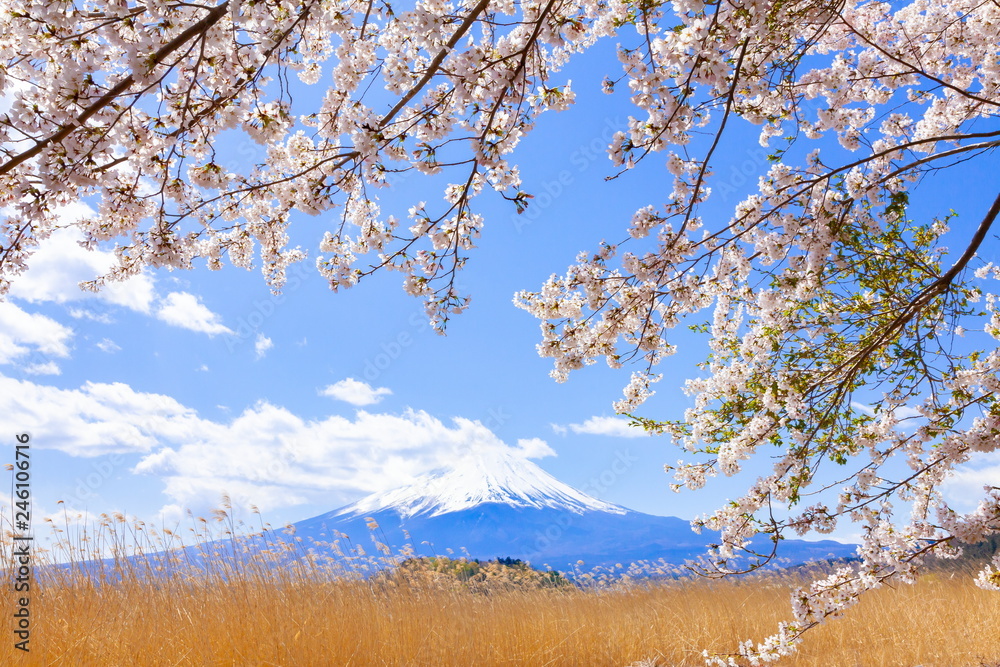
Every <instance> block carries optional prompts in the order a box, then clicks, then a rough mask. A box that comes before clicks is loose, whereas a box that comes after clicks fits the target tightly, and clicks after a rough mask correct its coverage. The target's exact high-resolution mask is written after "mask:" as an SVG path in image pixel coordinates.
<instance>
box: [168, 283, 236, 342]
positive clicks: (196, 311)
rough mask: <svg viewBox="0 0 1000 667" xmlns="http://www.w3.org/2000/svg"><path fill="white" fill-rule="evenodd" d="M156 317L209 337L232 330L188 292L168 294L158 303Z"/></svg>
mask: <svg viewBox="0 0 1000 667" xmlns="http://www.w3.org/2000/svg"><path fill="white" fill-rule="evenodd" d="M156 317H157V318H158V319H160V320H163V321H164V322H166V323H167V324H172V325H174V326H177V327H182V328H184V329H190V330H191V331H198V332H200V333H206V334H208V335H209V336H214V335H216V334H221V333H229V334H231V333H233V331H232V329H230V328H229V327H227V326H226V325H224V324H222V322H221V321H220V319H221V318H220V317H219V315H218V314H217V313H213V312H212V311H211V310H209V309H208V308H206V307H205V305H204V304H203V303H202V302H201V300H200V299H199V298H198V297H197V296H195V295H194V294H191V293H189V292H171V293H170V294H168V295H167V296H166V298H165V299H163V301H162V302H161V303H160V306H159V309H158V310H157V311H156Z"/></svg>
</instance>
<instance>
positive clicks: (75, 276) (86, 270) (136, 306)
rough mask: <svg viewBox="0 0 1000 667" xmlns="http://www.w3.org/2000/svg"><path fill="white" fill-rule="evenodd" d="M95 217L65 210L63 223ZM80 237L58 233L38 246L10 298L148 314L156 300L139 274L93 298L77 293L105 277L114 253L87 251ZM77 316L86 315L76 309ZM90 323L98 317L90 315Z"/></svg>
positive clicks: (81, 209)
mask: <svg viewBox="0 0 1000 667" xmlns="http://www.w3.org/2000/svg"><path fill="white" fill-rule="evenodd" d="M90 215H94V211H93V210H92V209H91V208H89V207H88V206H86V205H84V204H72V205H70V206H67V207H65V209H64V213H63V216H62V217H63V220H64V222H66V223H72V222H75V221H77V220H79V219H80V218H83V217H86V216H90ZM81 240H83V234H82V233H81V232H80V231H79V230H78V229H77V228H75V227H68V228H65V229H59V230H56V231H55V232H53V233H52V235H51V236H49V238H47V239H45V240H44V241H43V242H42V243H41V244H39V247H38V250H37V252H35V254H34V255H32V256H31V258H29V259H28V270H27V271H25V272H24V273H23V274H22V275H20V276H18V277H17V278H16V279H15V280H13V281H12V285H11V289H10V295H11V296H13V297H17V298H19V299H24V300H25V301H29V302H31V303H39V302H43V301H53V302H55V303H66V302H68V301H80V300H84V299H87V300H92V301H104V302H106V303H110V304H114V305H117V306H124V307H126V308H129V309H131V310H135V311H138V312H141V313H146V314H148V313H149V312H150V309H151V307H152V304H153V301H154V300H155V299H156V291H155V289H154V287H153V283H154V281H153V278H152V276H150V275H149V274H147V273H141V274H139V275H137V276H133V277H132V278H130V279H128V280H126V281H124V282H115V283H112V282H109V283H108V284H107V285H106V286H105V287H104V288H102V289H101V291H100V292H98V293H96V294H94V293H92V292H85V291H83V290H82V289H80V286H79V283H81V282H83V281H87V280H93V279H95V278H97V277H99V276H101V275H104V274H105V273H107V272H108V271H109V270H110V269H111V267H113V266H114V265H115V263H116V262H115V256H114V253H113V252H111V251H108V250H100V249H98V250H87V249H85V248H83V247H82V246H80V244H79V242H80V241H81ZM74 312H76V313H79V314H81V316H88V315H83V314H84V313H89V312H90V311H85V310H82V309H75V311H74ZM90 316H91V317H92V318H93V319H97V318H100V317H102V315H101V314H93V315H90Z"/></svg>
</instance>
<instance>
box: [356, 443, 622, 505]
mask: <svg viewBox="0 0 1000 667" xmlns="http://www.w3.org/2000/svg"><path fill="white" fill-rule="evenodd" d="M483 503H500V504H504V505H509V506H513V507H533V508H537V509H541V508H552V509H560V510H568V511H571V512H573V513H575V514H582V513H583V512H591V511H597V512H610V513H613V514H625V513H626V512H628V510H626V509H625V508H624V507H621V506H619V505H614V504H612V503H606V502H604V501H602V500H598V499H597V498H594V497H593V496H589V495H587V494H586V493H584V492H582V491H579V490H577V489H574V488H573V487H571V486H569V485H567V484H563V483H562V482H560V481H559V480H557V479H556V478H555V477H553V476H552V475H550V474H548V473H547V472H545V471H544V470H542V469H541V468H539V467H538V466H537V465H535V464H534V463H532V462H531V461H529V460H528V459H526V458H523V457H521V456H518V455H516V454H514V453H511V452H505V451H501V450H496V449H490V450H487V451H479V452H476V453H474V454H472V453H470V454H469V455H467V456H464V457H462V458H460V459H458V460H456V462H455V464H454V465H453V466H452V467H451V468H449V469H446V470H443V471H440V472H437V473H431V474H428V475H424V476H422V477H419V478H417V479H416V480H415V481H414V482H413V484H410V485H409V486H405V487H402V488H399V489H394V490H392V491H387V492H384V493H376V494H372V495H370V496H367V497H365V498H362V499H361V500H359V501H358V502H356V503H354V504H352V505H348V506H347V507H344V508H342V509H341V510H339V511H338V512H337V515H338V516H343V517H352V516H361V515H364V514H373V513H375V512H380V511H383V510H393V511H395V512H397V513H398V514H399V515H400V517H402V518H404V519H406V518H410V517H412V516H416V515H421V516H438V515H440V514H447V513H449V512H457V511H460V510H465V509H469V508H472V507H476V506H477V505H481V504H483Z"/></svg>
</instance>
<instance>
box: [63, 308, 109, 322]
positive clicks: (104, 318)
mask: <svg viewBox="0 0 1000 667" xmlns="http://www.w3.org/2000/svg"><path fill="white" fill-rule="evenodd" d="M67 312H69V315H70V317H72V318H74V319H77V320H83V319H86V320H93V321H95V322H100V323H101V324H114V319H112V317H111V315H109V314H108V313H95V312H93V311H90V310H87V309H86V308H70V309H69V310H68V311H67Z"/></svg>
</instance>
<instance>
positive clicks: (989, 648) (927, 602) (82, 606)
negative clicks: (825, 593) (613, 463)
mask: <svg viewBox="0 0 1000 667" xmlns="http://www.w3.org/2000/svg"><path fill="white" fill-rule="evenodd" d="M111 526H112V528H114V527H115V526H117V528H115V529H116V530H123V526H122V524H121V522H118V523H114V522H112V524H111ZM118 539H119V542H118V543H119V544H120V543H121V539H120V536H119V538H118ZM111 543H114V542H111ZM4 546H5V547H6V549H5V551H6V553H5V554H4V555H5V556H6V557H7V558H9V554H10V551H9V543H8V544H6V545H4ZM6 562H8V563H9V562H10V561H6ZM340 562H341V564H342V563H343V561H342V560H341V561H340ZM118 564H119V565H120V566H121V567H122V568H123V570H122V572H123V575H124V576H123V577H122V580H121V581H120V582H118V583H116V584H110V583H105V584H102V585H95V584H94V583H93V582H92V581H91V580H89V579H87V578H85V577H82V576H69V575H59V576H55V577H50V578H49V579H48V580H46V581H45V582H43V583H35V584H33V590H32V594H31V602H30V610H31V617H32V628H31V630H32V634H31V644H30V645H31V652H30V654H24V653H23V652H21V651H17V650H16V649H15V648H14V646H13V644H14V639H13V638H12V637H13V635H12V634H10V633H9V632H7V633H5V637H6V639H5V640H4V641H3V642H2V643H0V665H60V666H61V665H115V666H132V665H150V666H158V665H171V666H173V665H199V666H201V665H240V666H242V665H281V666H292V665H321V666H326V665H336V666H339V665H361V666H364V665H400V666H402V665H407V666H410V665H414V666H416V665H428V666H434V667H451V666H454V667H481V666H488V665H511V666H513V665H524V666H527V667H541V666H543V665H545V666H576V665H580V666H586V665H595V666H604V665H609V666H610V665H620V666H623V667H624V666H626V665H631V664H633V663H639V662H640V661H648V662H644V663H643V664H646V665H653V664H655V665H665V666H671V667H673V666H680V665H700V664H703V661H702V660H701V658H700V655H701V652H702V650H704V649H708V650H710V651H718V652H729V651H732V650H733V649H735V647H736V645H737V643H738V642H739V641H741V640H745V639H749V638H752V639H756V640H759V639H762V638H764V637H765V636H767V635H769V634H771V633H772V632H774V631H775V629H776V626H777V624H778V622H779V621H782V620H787V619H788V618H789V615H790V606H789V591H790V587H791V586H792V585H793V584H794V583H795V582H796V581H801V579H797V577H801V575H800V574H799V575H794V576H793V575H784V576H778V575H768V576H761V577H757V578H755V579H753V580H750V579H747V580H742V581H709V580H695V581H679V580H673V581H667V582H663V581H661V582H659V583H652V584H650V583H647V584H639V583H632V584H629V585H613V586H612V585H606V586H593V587H590V588H587V589H581V588H576V587H572V586H569V587H567V586H562V587H549V588H539V587H533V586H520V587H512V586H511V585H509V582H504V581H503V580H502V579H501V580H499V581H498V583H497V584H496V585H495V586H493V587H490V586H483V585H477V586H476V587H475V588H471V589H470V588H469V587H468V586H463V585H459V584H457V583H456V582H455V580H454V578H450V577H440V576H437V575H434V576H431V575H427V576H421V573H420V572H419V571H418V572H417V573H412V572H411V573H409V574H407V575H406V576H405V577H404V576H397V577H384V576H382V577H373V578H369V579H363V578H360V577H343V576H341V577H339V578H338V577H335V576H331V575H330V573H329V571H325V570H324V569H323V568H320V569H318V570H313V571H308V570H307V571H298V572H297V571H294V569H292V568H289V567H287V565H286V566H278V565H276V564H275V562H273V561H270V562H269V561H266V560H261V561H257V562H256V567H252V568H250V569H248V570H244V572H243V576H239V577H237V576H233V575H232V573H229V574H228V575H227V576H226V578H225V579H223V578H221V577H219V576H215V577H209V578H208V579H207V580H206V579H205V578H204V577H202V578H198V577H190V576H188V577H185V576H181V575H176V574H175V575H171V576H166V577H164V576H161V577H158V578H150V577H148V576H145V575H144V574H143V572H142V571H141V570H139V569H129V568H128V566H127V565H128V564H127V562H126V561H121V560H120V561H118ZM224 570H225V568H223V571H224ZM341 572H343V571H342V570H341ZM431 574H433V573H431ZM20 595H21V594H18V593H15V592H14V591H13V590H12V586H11V585H10V584H9V583H8V584H6V585H3V586H2V587H0V608H2V609H3V610H4V611H3V613H4V615H5V616H6V617H7V618H8V619H11V616H10V615H9V614H10V613H11V612H12V611H13V610H14V609H15V608H16V607H15V605H16V604H17V603H16V598H17V597H18V596H20ZM10 626H11V623H10V622H8V627H10ZM779 664H781V665H789V666H796V667H807V666H808V667H855V666H857V667H904V666H906V667H915V666H917V665H920V666H923V667H931V666H940V667H973V666H975V667H980V666H988V667H1000V595H997V594H996V593H990V592H987V591H983V590H980V589H978V588H976V587H975V586H974V585H973V584H972V582H971V580H970V577H969V576H967V575H966V576H962V575H955V576H951V575H949V574H947V573H945V574H941V573H937V574H932V575H928V576H926V577H924V578H923V579H922V580H921V581H919V582H918V583H917V584H916V585H913V586H905V585H903V586H900V587H897V588H896V589H895V590H891V589H882V590H878V591H875V592H873V593H872V594H870V595H869V596H867V597H866V598H864V599H863V600H862V602H861V603H860V605H859V606H857V607H855V608H854V609H852V610H850V611H849V612H848V613H847V614H846V615H845V617H844V618H842V619H839V620H837V621H834V622H831V623H828V624H826V625H824V626H821V627H819V628H817V629H814V630H813V631H811V632H809V633H808V634H807V636H806V639H805V641H804V643H803V645H802V647H801V650H800V652H799V653H798V654H797V655H796V656H795V657H793V658H791V659H788V660H786V661H785V662H782V663H779Z"/></svg>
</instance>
